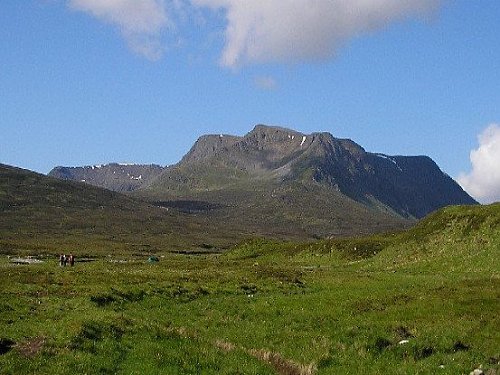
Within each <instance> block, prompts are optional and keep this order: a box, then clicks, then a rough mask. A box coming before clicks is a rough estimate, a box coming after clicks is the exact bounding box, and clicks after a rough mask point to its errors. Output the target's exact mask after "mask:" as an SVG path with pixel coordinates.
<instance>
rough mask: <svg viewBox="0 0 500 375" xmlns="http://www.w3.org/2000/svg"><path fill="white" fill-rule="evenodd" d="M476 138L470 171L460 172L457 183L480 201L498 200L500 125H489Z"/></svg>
mask: <svg viewBox="0 0 500 375" xmlns="http://www.w3.org/2000/svg"><path fill="white" fill-rule="evenodd" d="M478 140H479V147H478V148H477V149H475V150H472V151H471V153H470V160H471V164H472V171H471V172H470V173H468V174H465V173H462V174H460V176H459V177H458V178H457V180H458V183H459V184H460V185H462V187H463V188H464V189H465V190H467V191H468V192H469V194H471V195H472V196H473V197H475V198H476V199H477V200H479V201H480V202H483V203H491V202H495V201H500V126H499V125H497V124H492V125H490V126H489V127H487V128H486V129H485V130H484V131H483V132H482V133H481V134H480V135H479V136H478Z"/></svg>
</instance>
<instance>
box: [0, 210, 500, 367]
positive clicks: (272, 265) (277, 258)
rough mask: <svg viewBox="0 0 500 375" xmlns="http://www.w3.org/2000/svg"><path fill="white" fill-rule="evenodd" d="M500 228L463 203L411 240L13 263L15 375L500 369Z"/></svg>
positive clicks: (2, 325)
mask: <svg viewBox="0 0 500 375" xmlns="http://www.w3.org/2000/svg"><path fill="white" fill-rule="evenodd" d="M499 218H500V205H499V204H496V205H491V206H482V207H449V208H446V209H443V210H441V211H439V212H437V213H435V214H433V215H431V216H429V217H428V218H426V219H424V220H423V221H422V222H420V223H419V224H418V225H417V226H415V227H414V228H412V229H411V230H409V231H407V232H403V233H399V234H393V235H388V236H372V237H364V238H343V239H335V240H324V241H319V242H309V243H295V242H277V241H272V242H271V241H269V240H252V241H247V242H244V243H242V244H240V245H239V246H237V247H236V248H234V249H233V250H231V251H229V252H226V253H225V254H222V255H214V254H212V255H207V254H205V255H197V256H193V255H191V256H189V255H174V254H168V253H164V257H161V258H160V260H159V262H158V263H148V262H147V261H146V258H145V257H144V256H141V255H140V254H136V255H134V254H130V253H121V254H116V255H111V256H110V257H106V258H100V259H97V260H96V261H94V262H88V263H87V262H86V263H79V262H77V264H76V266H75V267H66V268H63V267H59V266H58V265H57V258H56V257H44V258H42V259H43V260H44V262H43V263H37V264H31V265H16V264H14V263H11V259H8V258H6V257H0V285H2V288H1V290H0V332H1V333H0V372H1V373H4V374H31V373H37V374H74V373H109V374H111V373H112V374H131V373H157V374H214V375H215V374H293V375H310V374H318V375H321V374H339V373H342V374H360V373H363V374H374V375H375V374H381V373H383V374H446V375H452V374H453V375H454V374H468V373H470V372H471V371H472V370H474V369H476V368H482V369H483V371H484V372H485V373H487V374H491V375H493V374H497V373H498V371H500V351H499V348H500V346H499V345H498V343H499V342H500V333H499V330H498V327H499V326H500V317H499V315H498V311H500V264H499V261H498V259H499V258H500V257H499V249H500V246H499V244H500V242H499V235H500V226H499V225H498V224H499ZM147 238H148V237H147V236H145V237H144V239H145V240H146V239H147ZM53 246H55V247H57V244H53Z"/></svg>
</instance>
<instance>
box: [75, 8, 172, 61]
mask: <svg viewBox="0 0 500 375" xmlns="http://www.w3.org/2000/svg"><path fill="white" fill-rule="evenodd" d="M69 5H70V7H71V8H73V9H75V10H78V11H83V12H86V13H89V14H91V15H92V16H94V17H96V18H97V19H99V20H102V21H104V22H107V23H110V24H112V25H115V26H116V27H118V29H119V30H120V32H121V33H122V35H123V36H124V37H125V39H126V41H127V43H128V45H129V47H130V48H131V49H132V50H133V51H134V52H136V53H139V54H141V55H143V56H145V57H147V58H148V59H151V60H157V59H159V58H160V57H161V56H162V55H163V53H164V46H163V44H162V40H161V32H162V31H163V30H164V29H165V28H167V27H169V26H171V25H172V24H171V21H170V20H169V17H168V15H167V8H166V5H165V2H164V1H163V0H69Z"/></svg>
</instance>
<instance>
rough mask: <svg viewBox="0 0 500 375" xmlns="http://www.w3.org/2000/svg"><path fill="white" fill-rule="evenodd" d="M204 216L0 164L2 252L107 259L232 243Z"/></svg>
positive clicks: (230, 237)
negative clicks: (86, 256) (152, 204)
mask: <svg viewBox="0 0 500 375" xmlns="http://www.w3.org/2000/svg"><path fill="white" fill-rule="evenodd" d="M238 235H239V233H234V232H232V229H231V228H228V230H227V231H226V232H225V233H218V232H217V231H215V229H214V225H213V223H211V222H210V221H208V220H207V219H206V218H200V217H197V216H194V215H185V214H182V213H179V212H176V211H174V210H170V211H167V210H165V209H160V208H157V207H152V206H151V205H148V204H145V203H143V202H139V201H137V200H134V199H131V198H129V197H126V196H123V195H120V194H117V193H113V192H110V191H108V190H104V189H100V188H96V187H93V186H89V185H86V184H83V183H76V182H70V181H62V180H58V179H54V178H50V177H46V176H44V175H40V174H36V173H33V172H30V171H26V170H22V169H18V168H13V167H8V166H3V165H0V249H1V251H2V252H4V253H6V252H10V253H12V254H18V253H31V254H38V253H57V252H58V251H61V250H63V251H64V252H73V253H75V254H78V255H83V254H94V255H96V254H97V255H107V254H110V253H114V254H116V253H129V254H130V253H155V252H168V251H172V250H186V249H193V248H195V249H196V248H198V247H199V246H200V245H202V244H203V243H206V242H208V243H210V244H212V245H214V246H216V247H221V248H224V247H227V246H228V245H229V244H234V241H235V240H234V238H235V237H237V236H238Z"/></svg>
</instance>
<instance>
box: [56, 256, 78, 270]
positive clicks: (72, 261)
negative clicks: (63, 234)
mask: <svg viewBox="0 0 500 375" xmlns="http://www.w3.org/2000/svg"><path fill="white" fill-rule="evenodd" d="M68 263H69V265H70V267H73V266H74V265H75V257H74V256H73V254H70V255H69V256H66V254H61V255H59V266H61V267H66V265H67V264H68Z"/></svg>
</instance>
